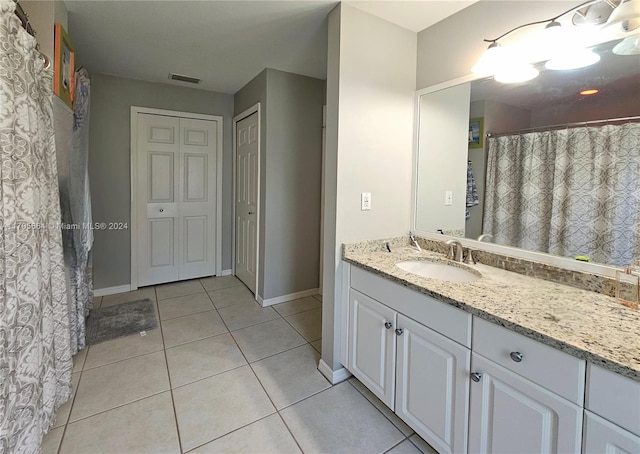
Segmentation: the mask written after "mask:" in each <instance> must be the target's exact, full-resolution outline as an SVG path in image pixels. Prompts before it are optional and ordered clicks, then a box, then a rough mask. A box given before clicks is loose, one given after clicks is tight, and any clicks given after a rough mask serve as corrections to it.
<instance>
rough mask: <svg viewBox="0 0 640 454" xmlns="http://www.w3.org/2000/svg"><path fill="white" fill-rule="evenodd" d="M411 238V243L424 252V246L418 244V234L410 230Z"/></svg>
mask: <svg viewBox="0 0 640 454" xmlns="http://www.w3.org/2000/svg"><path fill="white" fill-rule="evenodd" d="M409 239H410V240H411V243H413V245H414V246H415V247H416V249H418V252H422V248H421V247H420V245H419V244H418V240H416V236H415V235H414V234H413V233H411V232H409Z"/></svg>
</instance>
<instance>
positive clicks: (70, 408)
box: [43, 347, 89, 454]
mask: <svg viewBox="0 0 640 454" xmlns="http://www.w3.org/2000/svg"><path fill="white" fill-rule="evenodd" d="M85 348H87V349H88V348H89V347H85ZM87 353H89V352H88V351H87ZM86 359H87V358H86V356H85V361H86ZM83 366H84V362H83ZM82 372H83V370H82V369H80V372H79V374H80V376H79V377H78V384H77V385H76V389H75V390H73V396H72V397H71V406H70V407H69V414H68V415H67V420H66V421H65V423H64V425H62V426H60V427H61V428H62V436H61V437H60V443H58V449H57V450H56V454H60V449H62V442H63V441H64V436H65V435H66V433H67V427H68V426H69V424H70V422H69V421H70V420H71V412H72V411H73V404H74V403H75V401H76V396H77V395H78V388H80V380H82ZM71 375H73V374H71ZM58 409H59V408H58ZM56 416H57V415H56ZM56 429H57V427H56ZM53 430H54V429H51V430H50V431H49V432H47V433H50V432H52V431H53ZM43 438H44V437H43Z"/></svg>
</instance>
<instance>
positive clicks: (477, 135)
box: [469, 118, 484, 148]
mask: <svg viewBox="0 0 640 454" xmlns="http://www.w3.org/2000/svg"><path fill="white" fill-rule="evenodd" d="M483 136H484V118H472V119H470V120H469V148H482V147H483V145H484V144H483V140H482V137H483Z"/></svg>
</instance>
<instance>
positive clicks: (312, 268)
mask: <svg viewBox="0 0 640 454" xmlns="http://www.w3.org/2000/svg"><path fill="white" fill-rule="evenodd" d="M324 92H325V82H324V81H323V80H320V79H315V78H312V77H305V76H300V75H297V74H291V73H286V72H283V71H278V70H275V69H270V68H269V69H265V70H264V71H262V72H261V73H260V74H258V76H256V77H255V78H254V79H253V80H252V81H251V82H249V83H248V84H247V85H245V86H244V87H243V88H242V89H241V90H240V91H238V92H237V93H236V95H235V99H234V106H235V111H234V114H235V115H238V114H239V113H241V112H243V111H244V110H246V109H247V108H249V107H251V106H252V105H254V104H256V103H257V102H260V103H261V125H260V127H261V134H260V136H261V137H260V139H261V144H262V149H261V156H260V165H261V176H260V178H261V180H260V191H261V192H260V203H261V213H262V214H261V217H262V219H261V226H260V269H259V276H258V295H260V296H261V297H262V298H264V299H270V298H276V297H279V296H282V295H288V294H290V293H296V292H300V291H304V290H309V289H314V288H318V286H319V282H318V276H319V260H320V259H319V257H320V256H319V253H320V252H319V247H320V188H321V182H320V179H321V172H322V105H323V103H324Z"/></svg>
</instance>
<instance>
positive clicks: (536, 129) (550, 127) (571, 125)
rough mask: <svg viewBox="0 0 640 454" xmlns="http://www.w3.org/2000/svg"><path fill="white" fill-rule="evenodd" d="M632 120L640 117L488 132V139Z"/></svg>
mask: <svg viewBox="0 0 640 454" xmlns="http://www.w3.org/2000/svg"><path fill="white" fill-rule="evenodd" d="M632 120H640V115H635V116H633V117H619V118H607V119H606V120H591V121H578V122H575V123H563V124H558V125H550V126H538V127H535V128H524V129H517V130H515V131H507V132H497V133H493V132H488V133H487V134H486V137H489V138H491V137H500V136H508V135H512V134H514V133H523V132H535V131H546V130H551V129H560V128H569V127H577V126H586V125H592V124H597V123H617V122H619V121H632Z"/></svg>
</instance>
